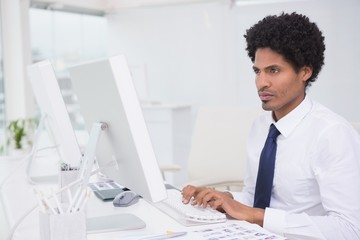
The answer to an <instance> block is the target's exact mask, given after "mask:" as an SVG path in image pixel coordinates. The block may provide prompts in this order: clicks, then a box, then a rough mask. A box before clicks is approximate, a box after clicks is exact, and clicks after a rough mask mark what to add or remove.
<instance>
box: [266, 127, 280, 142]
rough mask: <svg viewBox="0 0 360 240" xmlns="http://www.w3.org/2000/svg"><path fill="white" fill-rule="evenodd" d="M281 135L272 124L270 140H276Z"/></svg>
mask: <svg viewBox="0 0 360 240" xmlns="http://www.w3.org/2000/svg"><path fill="white" fill-rule="evenodd" d="M279 135H280V132H279V130H277V128H276V127H275V125H274V124H271V125H270V130H269V135H268V138H272V139H276V138H277V137H278V136H279Z"/></svg>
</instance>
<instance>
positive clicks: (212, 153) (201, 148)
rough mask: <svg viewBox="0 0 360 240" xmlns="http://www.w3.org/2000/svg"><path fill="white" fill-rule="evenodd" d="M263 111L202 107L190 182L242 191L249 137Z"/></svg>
mask: <svg viewBox="0 0 360 240" xmlns="http://www.w3.org/2000/svg"><path fill="white" fill-rule="evenodd" d="M260 113H261V110H259V109H251V108H242V107H201V108H200V109H199V110H198V115H197V118H196V122H195V127H194V132H193V135H192V144H191V149H190V153H189V159H188V163H187V165H188V180H189V182H188V183H187V184H192V185H195V186H210V187H214V188H216V189H219V190H224V189H227V190H241V188H242V187H243V178H244V169H245V160H246V156H247V150H246V140H247V137H248V134H249V130H250V127H251V124H252V121H253V120H254V118H255V117H256V116H258V115H259V114H260Z"/></svg>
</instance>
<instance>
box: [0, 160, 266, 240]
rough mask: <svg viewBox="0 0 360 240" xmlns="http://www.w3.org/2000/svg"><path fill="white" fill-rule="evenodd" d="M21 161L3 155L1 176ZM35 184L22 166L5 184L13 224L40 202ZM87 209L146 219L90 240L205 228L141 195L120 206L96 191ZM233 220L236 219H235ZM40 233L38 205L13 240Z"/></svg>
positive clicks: (116, 239)
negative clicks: (136, 226)
mask: <svg viewBox="0 0 360 240" xmlns="http://www.w3.org/2000/svg"><path fill="white" fill-rule="evenodd" d="M17 164H18V162H14V161H11V160H8V159H0V170H1V171H0V179H1V180H2V179H3V176H4V173H7V172H8V171H9V170H10V169H13V168H14V166H16V165H17ZM24 166H25V165H24ZM7 185H9V186H7ZM52 186H53V185H52ZM52 186H51V185H41V186H37V187H41V188H49V187H52ZM31 187H32V186H31V184H29V183H28V182H27V180H26V178H25V177H24V174H23V171H22V169H21V168H19V169H18V171H16V173H15V174H14V175H13V176H12V178H11V180H10V181H9V184H5V185H4V186H3V188H2V192H1V193H2V196H1V197H2V198H1V200H2V204H3V206H2V207H3V208H5V209H6V210H7V211H6V212H7V218H8V219H7V220H8V221H9V224H10V225H13V224H14V223H15V222H16V221H17V219H19V218H20V217H22V216H23V215H24V213H25V212H27V211H28V210H29V209H31V208H32V207H33V206H36V205H37V201H36V200H35V196H34V194H33V193H32V191H31ZM86 210H87V215H88V216H89V217H94V216H103V215H108V214H117V213H132V214H134V215H136V216H138V217H139V218H141V219H142V220H143V221H144V222H145V223H146V227H145V228H142V229H137V230H129V231H117V232H105V233H96V234H88V235H87V239H88V240H103V239H106V240H119V239H122V240H124V239H128V240H130V239H131V240H135V239H140V238H141V237H144V236H146V235H151V234H162V233H165V232H166V231H167V230H171V231H186V232H188V234H187V235H185V236H182V237H178V238H176V239H179V240H184V239H188V240H190V239H191V240H194V239H197V240H198V238H194V237H193V235H192V233H191V232H192V231H193V230H195V229H198V228H204V226H201V227H198V226H197V227H185V226H183V225H181V224H180V223H178V222H176V221H175V220H173V219H172V218H170V217H169V216H167V215H166V214H164V213H163V212H161V211H160V210H158V209H157V208H155V207H153V206H152V205H151V204H149V203H148V202H146V201H144V200H142V199H140V200H139V202H138V203H136V204H134V205H132V206H130V207H126V208H116V207H113V205H112V202H102V201H101V200H100V199H98V198H97V197H96V196H95V195H92V196H91V198H90V199H89V202H88V204H87V209H86ZM229 221H230V222H235V220H229ZM220 225H223V224H214V225H211V226H213V227H216V226H220ZM252 226H253V227H256V229H259V230H262V229H261V228H260V227H258V226H257V225H252ZM4 228H6V226H5V224H4V225H3V224H1V226H0V232H1V233H2V234H0V237H3V236H2V235H4V234H3V233H4V232H7V231H8V230H7V229H4ZM39 235H40V234H39V221H38V209H35V210H34V211H32V212H31V213H30V214H29V215H28V216H26V217H25V218H23V220H22V221H21V224H20V225H19V226H18V227H17V229H16V231H15V234H14V236H13V240H29V239H31V240H38V239H39V238H40V236H39Z"/></svg>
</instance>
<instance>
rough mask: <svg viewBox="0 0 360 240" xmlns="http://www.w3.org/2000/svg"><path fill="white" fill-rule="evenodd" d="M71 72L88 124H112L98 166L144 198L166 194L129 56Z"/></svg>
mask: <svg viewBox="0 0 360 240" xmlns="http://www.w3.org/2000/svg"><path fill="white" fill-rule="evenodd" d="M69 73H70V77H71V80H72V85H73V88H74V91H75V94H76V95H77V98H78V103H79V106H80V112H81V113H82V115H83V117H84V120H85V125H86V127H87V129H88V130H89V131H90V129H91V128H92V126H93V124H94V123H99V122H102V123H106V124H107V126H108V127H107V129H106V130H105V131H104V133H102V134H101V136H100V139H99V141H98V144H97V149H96V161H97V163H98V165H99V168H100V171H101V172H102V173H103V174H105V175H106V176H108V177H110V178H111V179H112V180H114V181H116V182H118V183H119V184H120V185H122V186H124V187H127V188H129V189H131V190H132V191H135V192H136V193H137V194H139V195H140V196H142V197H143V198H144V199H145V200H148V201H150V202H159V201H161V200H163V199H165V198H166V197H167V194H166V188H165V185H164V182H163V178H162V175H161V172H160V169H159V166H158V162H157V160H156V156H155V153H154V150H153V146H152V143H151V140H150V136H149V133H148V130H147V127H146V123H145V120H144V117H143V113H142V110H141V106H140V103H139V100H138V97H137V95H136V90H135V87H134V84H133V82H132V78H131V73H130V70H129V67H128V65H127V62H126V59H125V57H124V56H123V55H117V56H113V57H110V58H108V59H105V60H98V61H93V62H88V63H84V64H81V65H76V66H73V67H70V68H69ZM112 162H115V167H114V166H113V163H112ZM109 165H111V166H112V167H108V166H109Z"/></svg>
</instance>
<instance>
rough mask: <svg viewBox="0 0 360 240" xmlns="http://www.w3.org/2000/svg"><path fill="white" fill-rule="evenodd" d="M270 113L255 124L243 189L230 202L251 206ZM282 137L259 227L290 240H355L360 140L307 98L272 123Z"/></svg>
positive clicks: (358, 233)
mask: <svg viewBox="0 0 360 240" xmlns="http://www.w3.org/2000/svg"><path fill="white" fill-rule="evenodd" d="M271 123H274V120H273V119H272V115H271V112H266V113H265V114H264V115H262V116H260V117H259V118H258V119H257V120H255V122H254V124H253V126H252V129H251V131H250V133H251V135H250V136H249V141H248V162H247V171H246V178H245V187H244V189H243V191H242V192H241V193H233V195H234V198H235V199H236V200H238V201H240V202H242V203H244V204H246V205H248V206H253V201H254V191H255V185H256V177H257V171H258V165H259V159H260V153H261V150H262V148H263V146H264V143H265V140H266V137H267V134H268V130H269V126H270V124H271ZM274 124H275V125H276V127H277V129H278V130H279V131H280V132H281V135H279V137H278V138H277V154H276V160H275V161H276V163H275V173H274V182H273V190H272V196H271V202H270V207H268V208H266V209H265V216H264V228H265V229H267V230H269V231H271V232H274V233H277V234H279V235H282V236H285V237H287V238H289V239H336V240H339V239H349V240H355V239H360V136H359V134H358V133H357V132H356V131H355V130H354V129H353V127H352V126H351V125H350V124H349V123H348V122H347V121H346V120H344V119H343V118H342V117H340V116H338V115H337V114H335V113H333V112H331V111H330V110H329V109H327V108H325V107H324V106H322V105H320V104H319V103H317V102H314V101H311V100H310V99H309V98H308V97H306V98H305V100H304V101H303V102H302V103H301V104H300V105H299V106H298V107H297V108H296V109H294V110H293V111H291V112H290V113H289V114H287V115H286V116H285V117H283V118H281V119H280V120H279V121H278V122H276V123H274Z"/></svg>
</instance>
